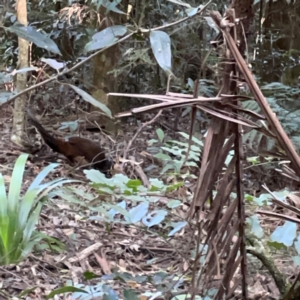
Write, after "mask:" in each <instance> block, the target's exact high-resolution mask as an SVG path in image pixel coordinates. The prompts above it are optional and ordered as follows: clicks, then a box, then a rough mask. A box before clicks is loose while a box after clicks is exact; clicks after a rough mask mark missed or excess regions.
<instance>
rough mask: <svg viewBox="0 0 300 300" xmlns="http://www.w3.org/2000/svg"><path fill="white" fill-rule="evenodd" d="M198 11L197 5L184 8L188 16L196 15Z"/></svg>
mask: <svg viewBox="0 0 300 300" xmlns="http://www.w3.org/2000/svg"><path fill="white" fill-rule="evenodd" d="M197 12H198V7H190V8H187V9H186V10H185V13H186V14H187V15H188V16H189V17H192V16H194V15H196V14H197Z"/></svg>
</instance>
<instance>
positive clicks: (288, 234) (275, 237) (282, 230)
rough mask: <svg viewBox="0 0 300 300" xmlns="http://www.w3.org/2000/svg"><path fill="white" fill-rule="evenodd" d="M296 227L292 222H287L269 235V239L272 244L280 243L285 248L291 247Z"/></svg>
mask: <svg viewBox="0 0 300 300" xmlns="http://www.w3.org/2000/svg"><path fill="white" fill-rule="evenodd" d="M296 233H297V225H296V223H294V222H290V221H287V222H285V223H284V225H283V226H278V227H277V228H276V229H275V230H274V232H273V233H272V234H271V236H270V238H271V240H272V241H273V242H277V243H282V244H284V245H285V246H286V247H290V246H292V245H293V242H294V240H295V238H296Z"/></svg>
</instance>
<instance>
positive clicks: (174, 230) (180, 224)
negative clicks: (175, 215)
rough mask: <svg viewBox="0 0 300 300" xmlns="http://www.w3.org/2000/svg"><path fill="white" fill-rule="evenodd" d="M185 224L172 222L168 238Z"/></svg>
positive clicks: (184, 222)
mask: <svg viewBox="0 0 300 300" xmlns="http://www.w3.org/2000/svg"><path fill="white" fill-rule="evenodd" d="M186 224H187V222H186V221H183V222H172V227H173V230H171V231H170V233H169V234H168V236H172V235H174V234H175V233H176V232H178V231H179V230H181V229H182V228H183V227H184V226H185V225H186Z"/></svg>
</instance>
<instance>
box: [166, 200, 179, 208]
mask: <svg viewBox="0 0 300 300" xmlns="http://www.w3.org/2000/svg"><path fill="white" fill-rule="evenodd" d="M181 204H182V202H181V201H180V200H175V199H172V200H171V201H169V202H168V203H167V206H168V207H169V208H176V207H178V206H180V205H181Z"/></svg>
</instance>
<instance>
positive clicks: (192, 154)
mask: <svg viewBox="0 0 300 300" xmlns="http://www.w3.org/2000/svg"><path fill="white" fill-rule="evenodd" d="M156 134H157V136H158V140H156V139H152V140H150V141H149V142H148V144H149V147H148V149H147V150H148V151H149V152H151V153H153V154H154V155H153V156H154V157H156V158H157V159H159V160H161V161H163V163H164V167H163V169H162V171H161V173H162V174H164V173H166V172H167V171H168V170H174V172H176V173H180V169H181V168H182V167H183V166H184V162H185V157H186V153H187V151H188V147H189V135H188V134H186V133H184V132H179V134H180V135H181V136H182V137H183V138H184V139H185V140H186V142H181V141H177V140H169V141H165V135H164V132H163V131H162V130H161V129H157V130H156ZM192 142H193V145H191V148H190V151H189V157H188V159H187V161H186V162H185V166H188V167H198V165H197V162H198V161H199V159H200V155H201V150H202V149H203V142H202V141H200V140H199V139H197V138H196V137H194V136H193V138H192ZM171 156H173V157H171ZM190 176H191V175H190ZM181 177H183V175H182V174H181Z"/></svg>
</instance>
